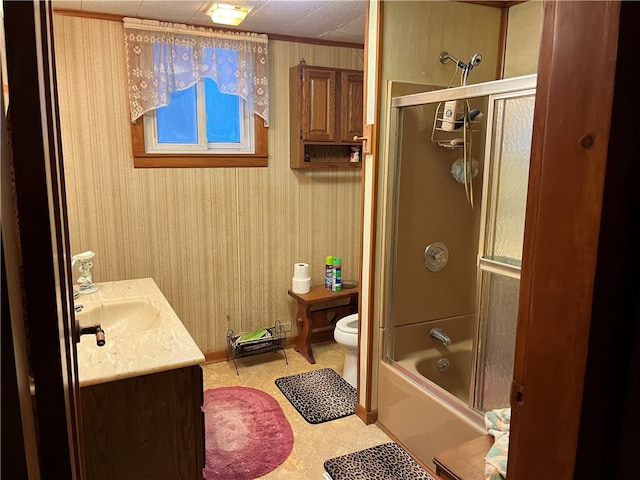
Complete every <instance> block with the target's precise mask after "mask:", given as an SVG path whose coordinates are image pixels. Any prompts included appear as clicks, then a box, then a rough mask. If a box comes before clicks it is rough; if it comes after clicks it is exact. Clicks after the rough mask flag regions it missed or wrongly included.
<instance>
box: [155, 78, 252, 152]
mask: <svg viewBox="0 0 640 480" xmlns="http://www.w3.org/2000/svg"><path fill="white" fill-rule="evenodd" d="M251 120H252V118H251V116H250V115H249V111H248V110H247V106H246V102H245V101H244V100H243V99H242V98H240V97H238V96H237V95H230V94H226V93H222V92H220V90H219V89H218V86H217V84H216V82H215V81H213V80H211V79H210V78H205V79H204V80H201V81H200V82H198V83H197V84H196V85H193V86H191V87H189V88H188V89H186V90H179V91H177V92H173V93H172V94H171V100H170V102H169V105H166V106H164V107H160V108H158V109H156V110H152V111H151V112H149V113H147V114H145V115H144V139H145V151H146V152H147V153H186V154H189V153H202V154H236V153H244V154H253V153H255V146H254V140H255V128H254V124H253V122H252V121H251Z"/></svg>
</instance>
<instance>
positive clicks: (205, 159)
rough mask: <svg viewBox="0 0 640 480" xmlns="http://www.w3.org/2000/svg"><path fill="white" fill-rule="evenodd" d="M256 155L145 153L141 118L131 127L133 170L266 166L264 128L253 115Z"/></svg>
mask: <svg viewBox="0 0 640 480" xmlns="http://www.w3.org/2000/svg"><path fill="white" fill-rule="evenodd" d="M253 117H254V121H255V147H256V148H255V153H250V154H244V153H243V154H216V153H208V154H202V153H193V154H192V153H147V152H146V151H145V144H144V122H143V120H142V118H140V119H138V120H137V121H136V122H135V123H132V124H131V146H132V149H133V166H134V168H210V167H266V166H268V165H267V164H268V157H269V155H268V149H267V147H268V142H267V127H266V126H265V124H264V120H263V119H262V118H261V117H259V116H258V115H255V114H254V116H253Z"/></svg>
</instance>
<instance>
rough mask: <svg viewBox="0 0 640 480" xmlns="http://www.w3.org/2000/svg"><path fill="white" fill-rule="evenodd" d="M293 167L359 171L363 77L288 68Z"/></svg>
mask: <svg viewBox="0 0 640 480" xmlns="http://www.w3.org/2000/svg"><path fill="white" fill-rule="evenodd" d="M289 108H290V123H289V125H290V142H291V159H290V166H291V168H319V167H320V168H327V167H346V168H349V167H350V168H359V167H360V162H351V161H350V157H351V147H353V146H357V147H360V150H362V143H361V142H354V140H353V137H354V136H362V120H363V117H362V112H363V72H362V71H361V70H345V69H339V68H330V67H317V66H310V65H306V64H302V63H301V64H299V65H295V66H293V67H291V68H290V69H289Z"/></svg>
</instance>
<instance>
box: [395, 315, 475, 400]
mask: <svg viewBox="0 0 640 480" xmlns="http://www.w3.org/2000/svg"><path fill="white" fill-rule="evenodd" d="M474 321H475V320H474V316H473V315H461V316H457V317H450V318H444V319H440V320H432V321H427V322H421V323H414V324H410V325H402V326H398V327H395V340H394V349H393V363H394V365H395V366H396V367H397V368H399V369H400V370H401V371H402V372H403V373H405V374H407V375H408V376H410V377H411V379H412V380H413V381H414V382H418V383H419V384H420V385H422V386H426V387H429V386H430V384H429V382H433V383H434V384H436V385H437V386H438V387H440V388H441V389H443V390H445V391H446V392H448V393H449V394H451V395H453V396H454V397H455V398H456V399H458V400H459V401H460V402H461V403H462V404H464V405H468V403H469V386H470V385H471V366H472V362H473V350H472V349H473V335H474ZM433 328H439V329H440V330H442V332H444V333H445V334H446V335H447V336H448V337H449V338H450V340H451V343H450V344H449V345H447V346H445V345H444V344H443V343H442V341H440V340H437V339H435V338H432V337H431V336H430V335H429V332H430V331H431V330H432V329H433Z"/></svg>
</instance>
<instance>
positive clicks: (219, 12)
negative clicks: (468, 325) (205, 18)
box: [207, 3, 253, 26]
mask: <svg viewBox="0 0 640 480" xmlns="http://www.w3.org/2000/svg"><path fill="white" fill-rule="evenodd" d="M252 8H253V7H239V6H237V5H228V4H225V3H214V4H213V5H211V8H210V9H209V10H208V11H207V15H209V16H210V17H211V21H212V22H213V23H220V24H222V25H233V26H237V25H240V23H242V21H243V20H244V19H245V17H246V16H247V14H248V13H249V12H250V11H251V9H252Z"/></svg>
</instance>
